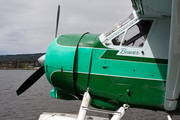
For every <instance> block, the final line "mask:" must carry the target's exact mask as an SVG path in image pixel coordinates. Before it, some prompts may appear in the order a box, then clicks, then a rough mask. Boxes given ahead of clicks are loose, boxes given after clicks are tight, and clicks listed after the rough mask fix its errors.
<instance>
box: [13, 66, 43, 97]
mask: <svg viewBox="0 0 180 120" xmlns="http://www.w3.org/2000/svg"><path fill="white" fill-rule="evenodd" d="M44 73H45V71H44V66H42V67H41V68H39V69H38V70H37V71H36V72H34V73H33V74H32V75H31V76H30V77H29V78H28V79H27V80H26V81H25V82H24V83H23V84H22V85H21V86H20V87H19V88H18V90H17V91H16V93H17V95H20V94H22V93H23V92H24V91H26V90H27V89H28V88H30V87H31V86H32V85H33V84H34V83H35V82H36V81H37V80H38V79H39V78H40V77H41V76H42V75H43V74H44Z"/></svg>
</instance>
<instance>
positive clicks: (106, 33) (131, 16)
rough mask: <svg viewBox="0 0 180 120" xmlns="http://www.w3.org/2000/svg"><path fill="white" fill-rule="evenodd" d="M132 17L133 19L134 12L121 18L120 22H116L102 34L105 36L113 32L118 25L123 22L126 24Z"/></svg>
mask: <svg viewBox="0 0 180 120" xmlns="http://www.w3.org/2000/svg"><path fill="white" fill-rule="evenodd" d="M132 19H134V14H133V13H132V14H130V15H129V16H127V17H125V18H124V19H122V20H121V21H120V22H118V23H116V24H115V25H114V26H113V27H112V28H111V29H109V30H108V31H106V32H105V33H104V35H105V36H106V37H108V36H109V35H110V34H111V33H113V32H115V31H116V30H117V29H119V28H120V27H122V26H124V25H125V24H127V23H128V22H129V21H131V20H132Z"/></svg>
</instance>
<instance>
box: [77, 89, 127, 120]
mask: <svg viewBox="0 0 180 120" xmlns="http://www.w3.org/2000/svg"><path fill="white" fill-rule="evenodd" d="M90 99H91V97H90V95H89V91H88V90H87V91H86V92H85V93H84V97H83V100H82V102H81V106H80V110H79V114H78V120H85V117H86V112H87V111H88V110H89V111H94V112H100V113H107V114H112V115H113V116H112V118H111V119H110V120H121V118H122V117H123V116H124V115H125V111H126V109H128V107H129V105H127V104H124V105H123V107H120V108H119V109H118V110H117V111H115V112H112V111H105V110H96V109H90V108H88V105H89V102H90Z"/></svg>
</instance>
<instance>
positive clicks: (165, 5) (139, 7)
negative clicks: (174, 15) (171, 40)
mask: <svg viewBox="0 0 180 120" xmlns="http://www.w3.org/2000/svg"><path fill="white" fill-rule="evenodd" d="M131 2H132V4H133V8H134V10H136V12H138V13H139V14H141V15H146V16H170V15H171V5H172V0H131Z"/></svg>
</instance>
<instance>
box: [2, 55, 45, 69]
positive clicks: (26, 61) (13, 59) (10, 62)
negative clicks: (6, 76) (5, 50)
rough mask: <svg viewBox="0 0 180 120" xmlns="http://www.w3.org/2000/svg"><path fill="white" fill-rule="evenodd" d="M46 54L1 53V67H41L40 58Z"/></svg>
mask: <svg viewBox="0 0 180 120" xmlns="http://www.w3.org/2000/svg"><path fill="white" fill-rule="evenodd" d="M44 54H45V53H35V54H17V55H0V69H18V68H19V69H33V68H35V67H40V66H41V65H40V64H39V63H38V58H39V57H41V56H42V55H44Z"/></svg>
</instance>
